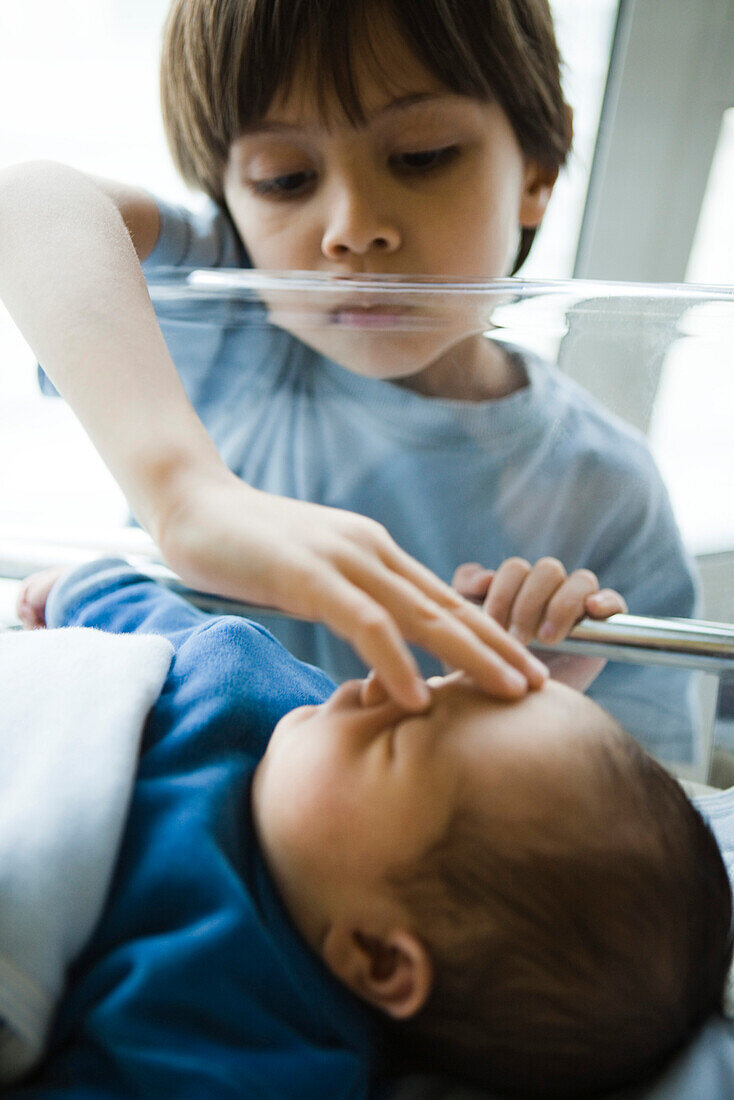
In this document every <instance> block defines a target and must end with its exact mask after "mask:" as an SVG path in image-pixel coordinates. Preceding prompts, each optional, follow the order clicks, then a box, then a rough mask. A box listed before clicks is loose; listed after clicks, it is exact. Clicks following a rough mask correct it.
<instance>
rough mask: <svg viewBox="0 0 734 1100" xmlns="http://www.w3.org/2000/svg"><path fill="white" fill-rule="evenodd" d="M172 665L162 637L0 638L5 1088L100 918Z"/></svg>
mask: <svg viewBox="0 0 734 1100" xmlns="http://www.w3.org/2000/svg"><path fill="white" fill-rule="evenodd" d="M172 656H173V647H172V646H171V644H170V642H168V641H167V640H166V639H165V638H160V637H157V636H155V635H152V634H151V635H139V634H129V635H114V634H106V633H103V632H102V631H99V630H89V629H86V628H81V627H68V628H64V629H60V630H39V631H33V632H30V633H18V632H11V633H5V634H0V1081H10V1080H14V1079H16V1078H17V1077H19V1076H20V1075H22V1074H24V1073H25V1072H27V1071H28V1069H30V1067H31V1066H32V1065H33V1064H34V1063H35V1062H36V1061H37V1060H38V1058H39V1057H40V1055H41V1053H42V1052H43V1046H44V1042H45V1039H46V1035H47V1032H48V1027H49V1024H50V1021H51V1016H52V1014H53V1011H54V1008H55V1006H56V1004H57V1002H58V999H59V996H60V995H61V992H62V989H63V983H64V975H65V971H66V968H67V966H68V965H69V963H70V962H71V961H72V960H73V958H74V957H75V955H77V954H78V952H79V951H80V949H81V948H82V947H83V945H84V944H85V942H86V941H87V939H88V938H89V936H90V934H91V933H92V931H93V929H94V926H95V924H96V922H97V920H98V918H99V916H100V913H101V910H102V906H103V904H104V901H105V897H106V894H107V890H108V887H109V884H110V879H111V876H112V871H113V867H114V862H115V858H116V856H117V852H118V849H119V845H120V841H121V838H122V832H123V826H124V823H125V819H126V817H127V810H128V804H129V800H130V796H131V792H132V787H133V782H134V778H135V770H136V763H137V757H138V752H139V747H140V739H141V734H142V731H143V728H144V725H145V720H146V717H147V715H148V713H149V711H150V709H151V707H152V706H153V704H154V703H155V701H156V699H157V698H158V696H159V694H160V691H161V688H162V686H163V683H164V681H165V678H166V675H167V673H168V669H169V666H170V663H171V658H172Z"/></svg>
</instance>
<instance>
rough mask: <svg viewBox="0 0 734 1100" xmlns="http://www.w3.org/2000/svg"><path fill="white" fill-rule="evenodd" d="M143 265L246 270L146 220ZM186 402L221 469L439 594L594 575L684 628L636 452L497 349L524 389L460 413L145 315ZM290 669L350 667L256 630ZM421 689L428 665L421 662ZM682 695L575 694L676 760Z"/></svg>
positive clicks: (669, 518) (629, 681)
mask: <svg viewBox="0 0 734 1100" xmlns="http://www.w3.org/2000/svg"><path fill="white" fill-rule="evenodd" d="M159 209H160V214H161V233H160V236H159V239H158V242H157V245H156V247H155V249H154V251H153V253H152V255H151V256H150V258H149V259H148V261H147V262H146V263H145V265H144V270H145V273H146V276H147V277H148V278H150V277H151V276H153V277H154V276H155V270H156V268H158V267H160V266H161V265H163V266H167V265H174V266H179V267H180V266H183V267H205V266H208V267H216V266H229V267H238V266H239V267H241V266H249V260H248V258H247V255H246V253H245V251H244V249H243V247H242V243H241V242H240V240H239V238H238V236H237V234H236V232H235V230H234V228H233V226H232V223H231V222H230V220H229V218H228V217H227V216H226V215H225V214H224V213H223V212H222V211H221V210H220V209H219V208H218V207H216V206H215V205H214V204H209V205H208V206H207V207H206V208H205V209H203V210H202V211H200V212H199V213H197V214H192V213H191V212H190V211H187V210H185V209H184V208H182V207H176V206H171V205H168V204H166V203H163V202H161V203H159ZM156 309H157V313H158V317H159V320H160V322H161V327H162V329H163V333H164V336H165V338H166V341H167V343H168V347H169V349H170V351H171V355H172V357H173V360H174V362H175V363H176V366H177V367H178V370H179V372H180V375H181V378H182V380H183V383H184V386H185V388H186V390H187V392H188V395H189V397H190V399H191V401H192V403H193V405H194V407H195V408H196V410H197V412H198V414H199V416H200V417H201V419H202V420H203V422H204V424H205V426H206V428H207V430H208V431H209V433H210V434H211V436H212V438H213V440H214V442H215V443H216V445H217V447H218V448H219V451H220V453H221V455H222V458H223V459H224V461H225V462H226V463H227V465H228V466H229V467H230V468H231V469H232V470H233V471H234V472H235V473H237V474H238V475H239V476H240V477H242V478H243V479H244V480H245V481H247V482H248V483H250V484H251V485H254V486H255V487H257V488H258V489H262V490H267V491H269V492H272V493H276V494H280V495H284V496H288V497H293V498H296V499H300V500H310V501H315V502H317V503H320V504H326V505H331V506H334V507H337V508H345V509H348V510H351V511H355V512H360V513H362V514H363V515H366V516H371V517H373V518H374V519H376V520H378V521H380V522H381V523H383V524H384V525H385V527H386V528H387V529H388V531H389V532H390V534H391V535H392V537H393V538H394V539H395V540H396V542H397V543H398V544H399V545H400V546H402V547H403V549H404V550H406V551H407V552H408V553H409V554H411V555H413V556H414V557H415V558H417V559H418V560H419V561H422V562H424V563H425V564H426V565H428V566H429V567H430V568H431V569H432V570H433V571H434V572H435V573H437V574H438V576H440V577H442V578H443V579H444V580H446V581H450V580H451V578H452V576H453V573H454V570H455V569H456V567H457V566H458V565H460V564H461V563H462V562H466V561H479V562H481V563H483V564H485V565H487V566H489V567H496V566H497V565H499V564H500V563H501V562H502V561H503V560H504V559H505V558H508V557H511V556H513V555H519V556H521V557H524V558H527V559H528V560H530V561H531V562H533V561H536V560H537V559H538V558H540V557H543V556H545V555H552V556H554V557H557V558H559V559H560V560H561V561H562V562H563V563H564V565H565V566H566V568H567V569H568V570H569V572H570V571H571V570H573V569H576V568H579V567H585V568H588V569H592V570H593V571H594V572H595V573H597V575H598V577H599V582H600V584H601V585H602V586H609V587H612V588H616V589H618V590H619V591H620V592H621V593H622V594H623V595H624V596H625V598H626V600H627V603H628V605H629V608H630V611H631V612H632V613H636V614H640V615H672V616H680V617H689V616H691V615H692V614H694V613H695V610H694V609H695V601H696V586H695V581H694V578H693V573H692V570H691V565H690V562H689V561H688V559H687V557H686V554H685V552H684V550H683V547H682V544H681V539H680V535H679V533H678V530H677V527H676V524H675V520H674V518H673V514H672V511H671V507H670V503H669V500H668V496H667V493H666V490H665V488H664V486H663V483H662V480H661V478H660V475H659V473H658V471H657V469H656V468H655V465H654V462H653V460H652V457H651V456H650V454H649V451H648V449H647V447H646V444H645V441H644V438H643V437H642V436H641V435H640V434H639V433H638V432H636V431H634V430H633V429H631V428H630V427H629V426H628V425H626V424H625V423H624V422H623V421H621V420H619V419H617V418H615V417H614V416H612V415H611V414H610V413H608V412H607V411H606V410H604V409H603V408H602V407H601V406H600V405H599V404H598V403H597V402H595V401H594V400H593V399H592V398H591V397H590V396H589V395H588V394H587V393H586V392H585V391H584V390H583V389H581V387H579V386H578V385H577V384H575V383H574V382H573V381H571V380H570V379H569V378H568V377H566V376H565V375H563V374H562V373H561V372H560V371H558V370H557V369H556V368H555V367H554V366H552V365H551V364H549V363H547V362H545V361H543V360H542V359H540V358H539V357H538V356H536V355H534V354H530V353H528V352H526V351H523V350H521V349H519V348H514V349H513V348H510V349H508V353H509V354H510V355H512V356H513V357H514V359H515V362H516V364H517V366H518V368H519V369H520V370H521V371H523V372H524V373H525V375H526V378H527V385H525V386H524V387H523V388H521V389H519V390H517V391H516V392H515V393H512V394H511V395H509V396H507V397H503V398H500V399H497V400H492V401H482V402H477V403H472V402H466V401H457V400H442V399H439V398H434V397H430V398H429V397H425V396H423V395H421V394H418V393H415V392H413V391H411V390H409V389H407V388H405V387H404V386H401V385H398V384H395V383H391V382H386V381H380V380H375V379H371V378H364V377H361V376H358V375H356V374H354V373H352V372H350V371H349V370H346V369H345V368H343V367H341V366H339V365H338V364H337V363H335V362H333V361H330V360H328V359H326V358H324V357H323V356H322V355H320V354H318V353H317V352H315V351H313V350H312V349H310V348H309V347H307V346H306V345H305V344H303V343H301V342H300V341H299V340H297V339H296V338H295V337H293V336H291V335H290V334H288V333H286V332H285V331H283V330H281V329H278V328H276V327H274V326H269V325H268V323H267V314H266V310H265V308H264V307H262V306H259V307H258V306H257V305H255V306H253V308H252V309H251V311H250V313H249V314H248V315H247V316H246V317H245V322H246V323H243V320H242V312H240V314H239V316H238V318H236V319H235V317H234V315H233V314H228V308H227V302H226V300H223V301H220V302H218V303H217V302H204V303H201V304H200V305H197V306H196V307H194V306H192V304H190V303H186V304H183V305H182V304H181V303H178V304H176V303H166V302H165V301H161V302H157V303H156ZM262 621H263V622H264V623H265V625H266V626H267V627H268V629H270V630H271V631H272V632H273V633H274V634H275V636H276V637H277V638H278V639H279V640H280V641H281V642H282V643H283V644H284V645H285V646H286V647H287V648H288V649H289V650H290V651H291V652H292V653H294V654H296V655H297V656H298V657H299V658H301V659H302V660H305V661H309V662H311V663H313V664H316V665H318V666H319V667H320V668H324V669H325V670H326V671H327V672H328V674H329V675H330V676H331V677H332V678H334V679H336V680H343V679H346V678H349V677H351V676H355V675H357V676H358V675H362V674H363V672H364V666H363V665H362V664H361V662H360V661H359V660H358V658H357V657H356V656H355V654H354V652H353V650H352V649H351V648H350V647H349V646H348V645H347V644H346V643H345V642H343V641H341V640H340V639H338V638H336V637H335V636H334V635H333V634H332V633H331V632H330V631H328V630H327V629H326V628H325V627H323V626H320V625H315V624H312V623H304V622H295V621H290V620H287V619H283V618H272V617H267V616H263V617H262ZM420 659H421V666H422V668H423V670H424V672H425V673H426V674H434V673H436V672H438V671H440V669H439V666H438V663H437V662H436V661H435V660H433V659H432V658H430V657H427V656H425V655H421V658H420ZM694 687H695V680H694V678H693V677H692V676H691V675H690V674H688V673H686V672H678V671H671V670H669V669H664V670H662V669H654V668H643V667H639V666H632V665H620V664H616V665H608V666H607V668H606V669H605V670H604V672H603V673H602V675H601V676H600V677H599V679H598V680H597V682H596V683H595V685H594V686H593V688H592V690H591V692H590V694H591V695H593V696H594V698H596V699H597V700H598V701H599V702H600V703H601V704H602V705H604V706H605V707H607V708H608V709H609V710H610V711H611V712H612V713H613V714H614V715H615V716H616V717H617V718H618V720H619V721H620V722H622V724H623V725H625V726H626V727H627V728H628V729H629V730H630V732H631V733H633V734H635V735H636V736H638V737H639V738H640V740H641V741H642V742H643V743H644V744H645V746H646V747H647V748H649V749H650V750H651V751H652V752H654V753H655V754H656V755H658V756H662V757H665V758H668V759H673V760H685V759H688V758H689V757H690V754H691V748H692V730H693V726H694V717H693V714H694V710H695V705H694V701H693V694H694Z"/></svg>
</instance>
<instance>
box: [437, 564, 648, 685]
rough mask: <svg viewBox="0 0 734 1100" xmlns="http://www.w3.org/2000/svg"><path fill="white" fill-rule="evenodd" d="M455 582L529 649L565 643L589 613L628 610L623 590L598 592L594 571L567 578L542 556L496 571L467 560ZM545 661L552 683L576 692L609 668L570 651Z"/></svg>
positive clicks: (597, 614)
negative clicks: (571, 631)
mask: <svg viewBox="0 0 734 1100" xmlns="http://www.w3.org/2000/svg"><path fill="white" fill-rule="evenodd" d="M452 584H453V585H454V587H455V588H456V590H457V591H458V592H461V594H462V595H463V596H464V597H465V598H466V599H468V600H472V601H474V602H475V603H476V604H478V605H480V606H481V608H482V610H483V611H484V612H485V613H486V614H487V615H490V616H491V617H492V618H493V619H495V620H496V621H497V622H499V623H500V624H501V625H502V626H504V627H505V628H506V629H507V630H509V631H510V632H511V633H512V634H513V635H514V636H515V637H516V638H519V639H520V640H521V641H523V642H524V643H525V644H526V645H528V644H530V643H531V642H533V641H536V643H540V644H541V645H543V644H545V645H554V644H556V643H558V642H560V641H563V639H564V638H565V637H566V636H567V635H568V633H569V632H570V630H571V629H572V628H573V627H574V626H575V625H576V623H577V622H579V620H580V619H583V618H584V617H585V616H586V615H588V616H590V617H591V618H592V619H608V618H609V616H610V615H616V614H619V613H623V612H625V611H627V604H626V603H625V600H624V598H623V597H622V596H620V594H619V592H615V591H614V590H613V589H611V588H603V589H600V588H599V581H598V580H597V578H596V575H595V574H594V573H592V572H591V570H590V569H575V570H574V571H573V572H572V573H570V574H567V573H566V570H565V568H564V566H563V564H562V563H561V562H560V561H558V559H557V558H541V559H540V560H539V561H537V562H536V563H535V565H531V564H530V562H527V561H525V560H524V558H508V559H507V560H506V561H504V562H502V564H501V565H500V566H499V568H498V569H496V570H494V569H484V568H483V567H482V566H481V565H479V564H478V563H477V562H466V563H465V564H464V565H460V566H459V567H458V569H457V570H456V572H455V573H454V577H453V581H452ZM543 658H544V660H545V662H546V665H547V666H548V668H549V670H550V673H551V676H552V677H553V679H554V680H560V681H562V682H563V683H564V684H567V685H568V686H569V687H572V688H575V689H576V691H586V689H587V688H588V687H589V686H590V685H591V684H592V683H593V681H594V680H595V679H596V677H597V676H598V675H599V673H600V672H601V670H602V669H603V668H604V665H605V664H606V661H604V660H600V659H599V658H596V657H574V656H572V655H571V654H568V653H544V654H543Z"/></svg>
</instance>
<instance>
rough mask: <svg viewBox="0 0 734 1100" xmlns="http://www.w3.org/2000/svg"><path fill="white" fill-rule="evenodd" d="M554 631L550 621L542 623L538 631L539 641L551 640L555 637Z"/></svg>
mask: <svg viewBox="0 0 734 1100" xmlns="http://www.w3.org/2000/svg"><path fill="white" fill-rule="evenodd" d="M555 634H556V631H555V627H554V626H553V625H552V623H543V625H542V626H541V628H540V630H539V631H538V641H539V642H552V641H553V638H554V637H555Z"/></svg>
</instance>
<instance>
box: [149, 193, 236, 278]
mask: <svg viewBox="0 0 734 1100" xmlns="http://www.w3.org/2000/svg"><path fill="white" fill-rule="evenodd" d="M150 197H151V198H152V199H153V201H154V202H155V204H156V206H157V207H158V213H159V215H160V220H161V226H160V232H159V234H158V240H157V241H156V244H155V247H154V249H153V251H152V252H151V254H150V256H148V258H147V260H145V261H144V263H143V265H142V266H143V271H144V272H146V274H147V273H148V272H149V271H150V270H151V269H153V268H156V267H252V264H251V262H250V258H249V256H248V255H247V251H246V250H245V247H244V245H243V244H242V241H241V240H240V238H239V235H238V233H237V230H236V229H235V227H234V224H233V222H232V220H231V218H230V216H229V214H228V213H227V211H226V210H225V209H224V208H223V207H221V206H219V205H218V204H217V203H215V202H213V201H212V200H211V199H208V200H207V202H206V203H205V204H204V206H202V207H201V209H199V210H196V211H194V210H189V209H187V208H186V207H185V206H179V205H176V204H173V203H169V202H165V201H164V200H163V199H159V198H157V197H156V196H155V195H151V196H150Z"/></svg>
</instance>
